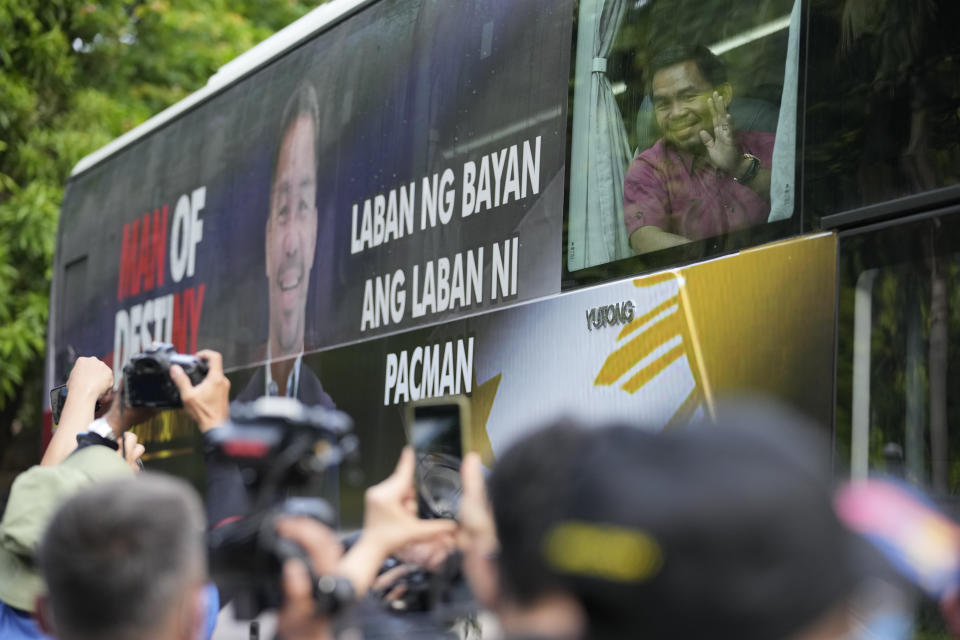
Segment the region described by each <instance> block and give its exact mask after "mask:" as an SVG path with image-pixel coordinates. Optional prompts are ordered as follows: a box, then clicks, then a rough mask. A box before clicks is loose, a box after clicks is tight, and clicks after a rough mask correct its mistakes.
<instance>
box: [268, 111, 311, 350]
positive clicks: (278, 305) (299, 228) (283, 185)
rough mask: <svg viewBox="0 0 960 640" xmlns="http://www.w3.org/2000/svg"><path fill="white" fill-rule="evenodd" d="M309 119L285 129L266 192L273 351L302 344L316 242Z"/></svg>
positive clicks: (295, 121) (299, 348) (302, 119)
mask: <svg viewBox="0 0 960 640" xmlns="http://www.w3.org/2000/svg"><path fill="white" fill-rule="evenodd" d="M315 138H316V131H315V129H314V124H313V120H311V118H310V117H309V116H307V115H303V116H301V117H299V118H297V119H296V120H294V121H293V123H292V124H291V125H290V126H289V127H288V128H287V129H286V131H284V133H283V138H282V140H281V142H280V151H279V153H278V154H277V166H276V171H275V174H274V181H273V185H272V188H271V192H270V217H269V219H268V220H267V229H266V274H267V279H268V281H269V291H270V343H271V349H272V350H273V351H274V352H273V353H272V355H273V356H278V355H286V354H292V353H296V352H297V351H300V350H302V349H303V332H304V315H305V312H306V305H307V291H308V290H309V288H310V269H311V268H312V267H313V256H314V251H315V250H316V245H317V205H316V202H317V200H316V195H317V167H316V156H315V154H314V144H315Z"/></svg>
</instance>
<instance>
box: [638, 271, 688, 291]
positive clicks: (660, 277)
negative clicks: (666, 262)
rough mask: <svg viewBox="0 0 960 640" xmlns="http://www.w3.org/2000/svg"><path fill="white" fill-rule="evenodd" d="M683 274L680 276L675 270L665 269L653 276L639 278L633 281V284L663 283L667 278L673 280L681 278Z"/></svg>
mask: <svg viewBox="0 0 960 640" xmlns="http://www.w3.org/2000/svg"><path fill="white" fill-rule="evenodd" d="M682 277H683V276H680V275H678V274H676V273H674V272H673V271H664V272H663V273H655V274H653V275H652V276H644V277H642V278H637V279H636V280H634V281H633V286H635V287H652V286H654V285H658V284H662V283H664V282H666V281H667V280H673V279H674V278H677V279H680V278H682Z"/></svg>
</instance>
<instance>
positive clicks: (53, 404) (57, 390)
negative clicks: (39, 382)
mask: <svg viewBox="0 0 960 640" xmlns="http://www.w3.org/2000/svg"><path fill="white" fill-rule="evenodd" d="M66 402H67V385H65V384H61V385H60V386H59V387H54V388H53V389H50V413H51V414H52V415H51V417H52V418H53V424H60V414H61V413H63V405H64V404H66Z"/></svg>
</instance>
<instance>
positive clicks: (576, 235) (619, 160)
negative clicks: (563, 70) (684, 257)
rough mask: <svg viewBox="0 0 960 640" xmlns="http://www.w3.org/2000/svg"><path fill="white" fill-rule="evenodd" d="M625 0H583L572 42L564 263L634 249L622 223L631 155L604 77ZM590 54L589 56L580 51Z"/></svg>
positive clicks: (598, 260)
mask: <svg viewBox="0 0 960 640" xmlns="http://www.w3.org/2000/svg"><path fill="white" fill-rule="evenodd" d="M627 2H628V0H583V1H582V2H581V5H580V6H581V9H580V29H581V33H580V37H579V42H578V43H577V49H578V51H579V52H581V53H578V55H577V58H578V61H577V79H576V81H577V85H578V86H577V88H576V90H575V97H574V109H575V112H574V132H573V153H572V158H571V163H570V167H569V169H568V170H569V171H570V219H569V220H570V224H569V227H568V233H569V235H570V237H569V252H568V268H569V269H570V270H576V269H582V268H585V267H590V266H593V265H597V264H603V263H606V262H610V261H612V260H620V259H622V258H626V257H629V256H631V255H633V251H632V250H631V249H630V242H629V238H628V237H627V231H626V227H625V226H624V223H623V178H624V175H625V173H626V169H627V166H628V165H629V163H630V160H631V159H632V155H631V153H630V146H629V144H628V142H627V132H626V129H625V128H624V125H623V117H622V116H621V115H620V109H619V107H617V102H616V99H615V98H614V96H613V90H612V88H611V85H610V80H609V79H608V78H607V55H608V54H609V53H610V50H611V48H612V47H613V42H614V40H615V39H616V36H617V31H618V30H619V29H620V25H621V23H622V22H623V18H624V15H625V13H626V9H627ZM585 54H588V55H589V58H587V57H585Z"/></svg>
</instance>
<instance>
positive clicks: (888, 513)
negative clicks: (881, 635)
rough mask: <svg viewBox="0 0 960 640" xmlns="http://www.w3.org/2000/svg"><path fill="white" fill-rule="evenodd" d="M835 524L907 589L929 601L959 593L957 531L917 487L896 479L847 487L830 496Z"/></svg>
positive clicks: (959, 542) (959, 539)
mask: <svg viewBox="0 0 960 640" xmlns="http://www.w3.org/2000/svg"><path fill="white" fill-rule="evenodd" d="M834 505H835V508H836V511H837V514H838V515H839V516H840V519H841V520H842V521H843V522H844V523H845V524H846V525H847V526H848V527H849V528H850V529H852V530H854V531H856V532H857V533H859V534H861V535H862V536H864V537H865V538H866V539H867V540H868V541H869V542H870V543H871V544H872V545H873V546H874V547H875V548H876V549H877V550H878V551H879V552H880V553H881V554H882V555H883V557H884V558H885V559H886V560H887V561H888V562H889V563H890V565H891V567H892V568H893V569H894V570H896V571H897V573H899V574H900V575H901V576H902V577H903V578H905V579H906V580H908V581H909V582H910V584H913V585H914V586H916V587H918V588H919V589H920V590H921V591H922V592H923V593H924V594H926V595H927V596H929V597H931V598H933V599H934V600H941V599H943V598H945V597H947V596H949V595H952V594H955V593H957V592H958V591H960V526H958V525H957V523H955V522H954V521H953V520H951V519H950V518H949V517H947V516H946V515H945V514H944V513H943V512H942V511H941V510H940V509H939V508H938V507H937V506H936V505H935V504H934V503H933V501H932V500H930V498H929V497H927V496H926V495H924V494H923V493H921V491H920V490H919V489H918V488H917V487H913V486H910V485H908V484H906V483H904V482H903V481H901V480H898V479H896V478H885V477H874V478H869V479H865V480H858V481H854V482H849V483H847V484H845V485H844V486H843V487H841V488H840V489H839V490H838V491H837V492H836V495H835V496H834Z"/></svg>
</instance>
